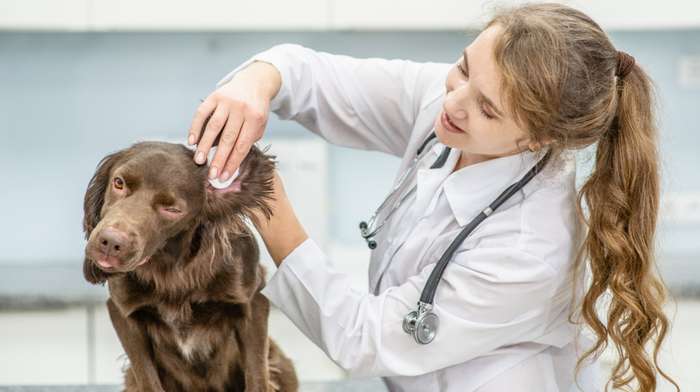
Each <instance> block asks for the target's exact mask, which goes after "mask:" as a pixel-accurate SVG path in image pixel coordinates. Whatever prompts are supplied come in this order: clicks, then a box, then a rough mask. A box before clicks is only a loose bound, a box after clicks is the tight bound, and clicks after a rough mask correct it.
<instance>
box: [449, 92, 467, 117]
mask: <svg viewBox="0 0 700 392" xmlns="http://www.w3.org/2000/svg"><path fill="white" fill-rule="evenodd" d="M460 90H462V91H460ZM465 90H466V89H455V90H452V91H451V92H450V93H449V94H447V97H446V98H445V110H446V111H447V114H448V115H449V116H450V117H451V118H454V119H457V120H464V119H466V118H467V111H466V110H465V108H466V107H467V105H466V96H465V95H466V94H465Z"/></svg>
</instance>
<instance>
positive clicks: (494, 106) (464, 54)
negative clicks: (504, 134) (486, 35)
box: [462, 49, 503, 117]
mask: <svg viewBox="0 0 700 392" xmlns="http://www.w3.org/2000/svg"><path fill="white" fill-rule="evenodd" d="M462 56H463V57H462V60H463V61H464V69H465V70H467V74H469V57H467V49H464V53H463V54H462ZM476 92H477V93H478V94H479V97H481V100H482V101H484V102H485V103H486V104H487V105H489V106H491V108H492V109H493V111H494V112H496V114H498V115H499V116H500V117H503V112H502V111H501V110H500V109H499V108H498V106H496V105H495V104H494V103H493V101H492V100H491V99H490V98H489V97H487V96H486V95H484V93H482V92H481V91H480V90H478V89H477V90H476Z"/></svg>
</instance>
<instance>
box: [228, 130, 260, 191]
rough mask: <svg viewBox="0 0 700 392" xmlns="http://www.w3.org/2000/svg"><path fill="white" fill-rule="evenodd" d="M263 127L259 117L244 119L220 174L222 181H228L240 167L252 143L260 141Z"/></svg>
mask: <svg viewBox="0 0 700 392" xmlns="http://www.w3.org/2000/svg"><path fill="white" fill-rule="evenodd" d="M264 127H265V124H264V122H261V120H260V118H259V117H246V119H245V120H244V121H243V126H242V127H241V133H240V135H239V136H238V139H237V140H236V144H235V146H234V147H233V151H232V152H231V155H230V156H229V158H228V161H227V162H226V166H224V171H223V172H222V173H221V180H222V181H226V180H228V179H229V177H231V175H232V174H233V173H235V172H236V169H238V168H239V167H240V165H241V162H243V159H245V157H246V155H248V152H249V151H250V148H251V147H252V146H253V143H255V142H256V141H257V140H258V139H260V135H262V129H263V128H264Z"/></svg>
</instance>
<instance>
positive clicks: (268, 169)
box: [204, 145, 277, 221]
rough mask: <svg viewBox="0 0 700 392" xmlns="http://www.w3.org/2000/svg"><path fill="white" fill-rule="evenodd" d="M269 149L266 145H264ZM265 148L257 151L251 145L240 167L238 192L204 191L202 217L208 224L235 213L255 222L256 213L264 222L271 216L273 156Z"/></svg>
mask: <svg viewBox="0 0 700 392" xmlns="http://www.w3.org/2000/svg"><path fill="white" fill-rule="evenodd" d="M268 147H269V146H268ZM267 150H268V148H265V149H263V150H260V149H259V148H258V147H256V146H255V145H253V146H252V147H251V149H250V152H248V155H247V156H246V157H245V159H244V162H243V163H242V164H241V174H240V181H241V182H242V185H241V190H240V191H236V192H228V193H224V194H219V193H217V192H215V191H213V190H212V189H211V188H209V189H208V191H207V198H206V200H205V204H204V214H205V216H206V217H207V219H208V220H209V221H217V220H219V218H220V217H225V216H230V215H231V214H236V215H240V216H245V217H247V218H249V219H251V220H252V219H255V216H256V211H259V212H262V213H263V215H265V217H267V218H268V219H269V218H270V216H271V215H272V208H271V207H270V201H271V200H272V198H273V194H274V189H273V186H274V175H275V172H274V171H275V166H276V164H277V162H276V161H275V158H276V157H275V156H274V155H268V154H266V152H267Z"/></svg>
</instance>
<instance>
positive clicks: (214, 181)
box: [207, 147, 239, 189]
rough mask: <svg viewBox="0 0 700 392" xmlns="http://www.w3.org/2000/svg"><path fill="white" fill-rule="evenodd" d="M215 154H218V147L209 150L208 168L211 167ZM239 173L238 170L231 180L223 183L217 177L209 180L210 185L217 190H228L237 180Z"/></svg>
mask: <svg viewBox="0 0 700 392" xmlns="http://www.w3.org/2000/svg"><path fill="white" fill-rule="evenodd" d="M214 154H216V147H212V148H211V149H210V150H209V156H208V157H207V166H209V165H210V164H211V161H212V160H213V159H214ZM238 172H239V170H238V169H236V171H235V172H234V173H233V175H232V176H231V177H229V179H228V180H226V181H221V180H219V178H218V177H217V178H214V179H209V183H210V184H211V186H213V187H214V188H216V189H225V188H228V187H229V185H231V184H232V183H233V181H234V180H235V179H236V177H238Z"/></svg>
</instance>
